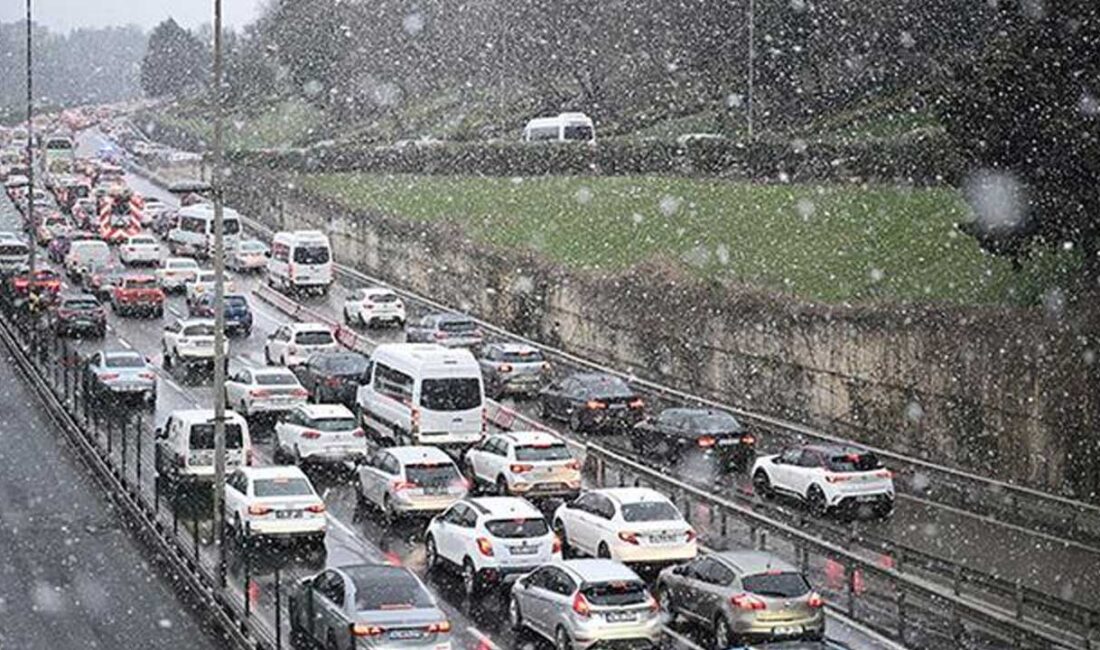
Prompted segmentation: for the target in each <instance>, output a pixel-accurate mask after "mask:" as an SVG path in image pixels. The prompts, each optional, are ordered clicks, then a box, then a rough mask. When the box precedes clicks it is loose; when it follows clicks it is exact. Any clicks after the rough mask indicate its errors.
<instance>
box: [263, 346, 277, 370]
mask: <svg viewBox="0 0 1100 650" xmlns="http://www.w3.org/2000/svg"><path fill="white" fill-rule="evenodd" d="M264 363H265V364H267V365H269V366H273V365H275V362H274V361H272V360H271V350H270V349H268V347H267V346H266V345H265V346H264Z"/></svg>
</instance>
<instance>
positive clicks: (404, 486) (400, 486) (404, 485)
mask: <svg viewBox="0 0 1100 650" xmlns="http://www.w3.org/2000/svg"><path fill="white" fill-rule="evenodd" d="M392 485H393V491H394V492H401V491H402V490H411V489H413V488H415V487H416V483H413V482H411V481H394V482H393V483H392Z"/></svg>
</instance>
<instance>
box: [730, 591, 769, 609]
mask: <svg viewBox="0 0 1100 650" xmlns="http://www.w3.org/2000/svg"><path fill="white" fill-rule="evenodd" d="M730 604H732V605H733V606H734V607H736V608H737V609H745V610H761V609H767V607H768V606H767V605H765V604H764V601H762V600H760V599H759V598H757V597H755V596H750V595H749V594H737V595H736V596H731V597H730Z"/></svg>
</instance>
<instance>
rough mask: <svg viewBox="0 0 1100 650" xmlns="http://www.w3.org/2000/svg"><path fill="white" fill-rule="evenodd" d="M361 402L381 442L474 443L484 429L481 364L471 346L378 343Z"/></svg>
mask: <svg viewBox="0 0 1100 650" xmlns="http://www.w3.org/2000/svg"><path fill="white" fill-rule="evenodd" d="M356 401H357V404H358V406H359V409H360V412H361V413H362V415H363V427H364V429H366V430H367V432H368V434H373V435H374V436H375V437H376V438H377V439H378V440H381V441H385V442H392V443H396V444H398V445H436V446H452V447H469V446H470V445H473V444H476V443H478V442H479V441H480V440H481V438H482V436H483V435H484V434H485V420H484V403H485V391H484V388H483V386H482V383H481V366H479V365H478V363H477V359H475V358H474V355H473V354H471V353H470V351H469V350H463V349H451V348H445V347H443V346H442V345H437V344H435V343H387V344H383V345H379V346H378V347H376V348H375V349H374V352H373V353H372V354H371V377H370V381H369V382H367V383H364V384H362V385H360V386H359V392H358V396H357V400H356Z"/></svg>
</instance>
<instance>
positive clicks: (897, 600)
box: [894, 580, 905, 645]
mask: <svg viewBox="0 0 1100 650" xmlns="http://www.w3.org/2000/svg"><path fill="white" fill-rule="evenodd" d="M894 606H895V607H896V608H897V610H898V640H899V641H901V645H905V592H904V591H902V590H901V585H899V584H898V582H897V581H896V580H895V581H894Z"/></svg>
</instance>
